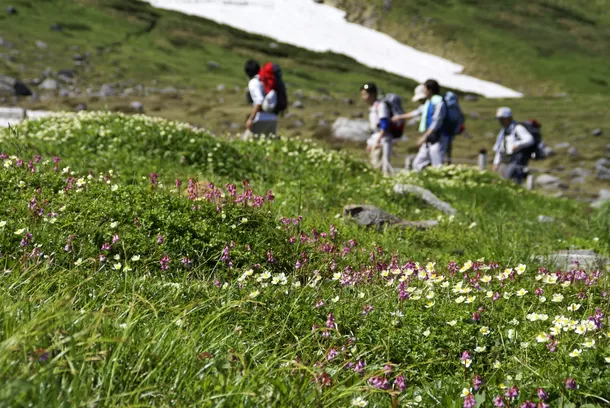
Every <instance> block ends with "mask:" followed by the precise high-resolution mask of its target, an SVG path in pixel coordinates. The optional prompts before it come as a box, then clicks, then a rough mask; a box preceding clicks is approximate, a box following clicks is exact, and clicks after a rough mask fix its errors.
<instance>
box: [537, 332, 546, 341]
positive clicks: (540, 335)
mask: <svg viewBox="0 0 610 408" xmlns="http://www.w3.org/2000/svg"><path fill="white" fill-rule="evenodd" d="M547 340H548V336H547V334H546V333H538V335H537V336H536V341H537V342H538V343H545V342H546V341H547Z"/></svg>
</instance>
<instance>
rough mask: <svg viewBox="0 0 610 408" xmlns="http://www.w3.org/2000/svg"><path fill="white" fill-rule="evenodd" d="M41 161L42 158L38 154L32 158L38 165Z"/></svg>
mask: <svg viewBox="0 0 610 408" xmlns="http://www.w3.org/2000/svg"><path fill="white" fill-rule="evenodd" d="M41 159H42V156H40V155H39V154H37V155H36V156H34V163H40V160H41Z"/></svg>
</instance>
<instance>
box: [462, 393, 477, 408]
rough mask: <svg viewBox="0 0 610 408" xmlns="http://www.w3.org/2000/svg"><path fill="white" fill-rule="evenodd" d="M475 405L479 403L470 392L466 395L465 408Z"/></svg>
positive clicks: (472, 407)
mask: <svg viewBox="0 0 610 408" xmlns="http://www.w3.org/2000/svg"><path fill="white" fill-rule="evenodd" d="M475 405H477V401H476V399H475V398H474V395H472V394H471V393H468V395H466V396H465V397H464V408H474V406H475Z"/></svg>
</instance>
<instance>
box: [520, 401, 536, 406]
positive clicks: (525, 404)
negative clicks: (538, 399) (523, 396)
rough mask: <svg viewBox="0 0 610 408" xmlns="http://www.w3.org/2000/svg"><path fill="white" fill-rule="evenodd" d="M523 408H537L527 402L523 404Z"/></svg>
mask: <svg viewBox="0 0 610 408" xmlns="http://www.w3.org/2000/svg"><path fill="white" fill-rule="evenodd" d="M521 408H536V404H534V403H533V402H531V401H525V402H524V403H523V404H521Z"/></svg>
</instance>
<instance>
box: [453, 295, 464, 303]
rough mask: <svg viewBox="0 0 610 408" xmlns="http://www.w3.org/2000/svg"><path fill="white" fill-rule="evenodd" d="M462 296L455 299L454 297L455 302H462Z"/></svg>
mask: <svg viewBox="0 0 610 408" xmlns="http://www.w3.org/2000/svg"><path fill="white" fill-rule="evenodd" d="M464 300H465V299H464V296H460V297H458V298H457V299H455V303H464Z"/></svg>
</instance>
